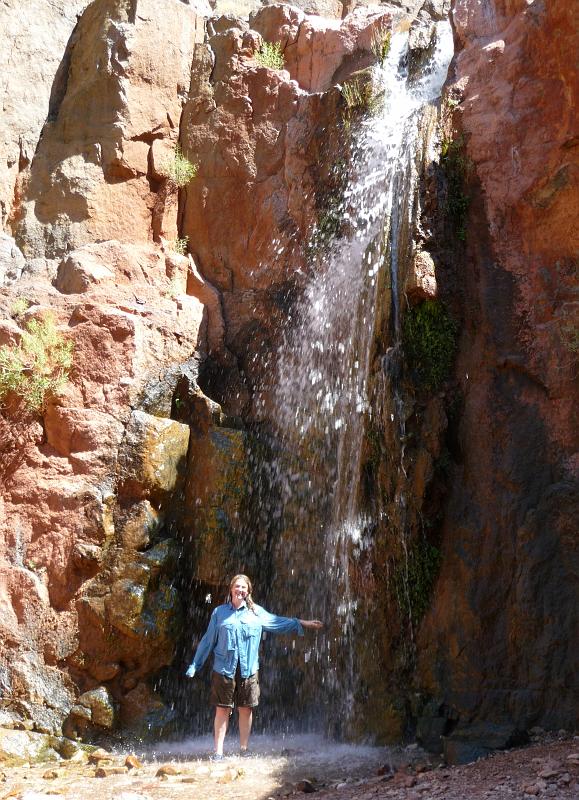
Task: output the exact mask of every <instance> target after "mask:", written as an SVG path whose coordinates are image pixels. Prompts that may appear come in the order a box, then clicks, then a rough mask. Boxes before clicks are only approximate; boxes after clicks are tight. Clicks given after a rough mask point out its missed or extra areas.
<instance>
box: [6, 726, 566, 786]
mask: <svg viewBox="0 0 579 800" xmlns="http://www.w3.org/2000/svg"><path fill="white" fill-rule="evenodd" d="M284 744H285V745H286V746H281V745H284ZM206 745H207V741H206V740H203V741H200V740H195V741H194V742H192V743H191V742H189V743H185V744H184V745H183V746H181V747H173V748H169V747H167V748H165V750H164V751H156V752H155V753H149V754H141V755H140V756H139V757H137V756H135V755H134V754H133V755H127V754H126V753H124V754H120V753H119V754H115V755H113V754H110V753H106V752H105V751H102V750H101V751H96V753H93V754H92V755H90V756H87V755H86V754H82V757H81V758H78V757H77V756H75V757H74V758H73V759H70V760H68V761H61V762H58V763H57V764H48V763H44V764H41V765H23V766H18V767H14V768H6V767H5V768H4V771H0V781H1V782H0V800H8V798H15V800H55V799H58V798H68V799H69V800H88V799H89V798H90V799H91V800H92V798H93V797H94V795H95V792H97V793H98V796H99V798H100V800H113V798H114V800H160V799H161V798H172V799H173V798H174V799H175V800H178V799H179V798H190V797H200V796H203V798H204V800H214V798H215V800H216V799H217V798H219V800H228V799H229V798H231V800H270V798H275V799H276V800H277V798H282V797H289V796H292V795H294V796H295V797H299V796H300V795H301V794H304V793H305V794H309V793H317V794H318V796H319V798H320V800H353V799H354V798H356V800H382V798H384V800H386V798H396V799H397V800H429V799H430V798H444V800H467V798H468V800H487V799H488V800H502V799H503V798H505V799H506V798H509V800H511V799H512V800H530V798H534V797H555V798H561V799H563V798H569V799H570V800H571V798H574V799H575V800H576V798H578V797H579V736H575V737H569V736H567V735H565V736H563V735H561V736H558V737H551V738H549V737H546V738H543V739H542V740H541V741H537V742H535V743H533V744H532V745H530V746H528V747H525V748H520V749H517V750H510V751H506V752H499V753H496V754H495V755H493V756H491V757H488V758H485V759H481V760H480V761H478V762H476V763H473V764H467V765H465V766H459V767H447V766H444V765H441V764H439V763H437V761H436V759H435V758H434V760H433V757H432V756H427V755H426V754H424V753H423V752H421V751H420V750H418V749H416V747H415V746H410V747H409V748H406V749H405V750H402V749H389V750H385V749H383V748H370V747H353V746H348V745H331V746H330V745H327V744H325V743H323V742H322V741H321V740H319V739H315V738H313V737H305V738H304V737H302V738H301V739H298V740H295V741H291V740H286V741H285V742H280V741H273V742H272V740H266V739H259V737H256V752H255V754H254V755H253V757H251V758H245V759H241V758H239V757H238V756H237V755H231V756H229V757H227V758H226V759H225V760H224V762H222V763H219V764H213V763H211V762H209V761H208V760H207V758H206V757H205V755H204V752H203V751H204V750H205V748H206Z"/></svg>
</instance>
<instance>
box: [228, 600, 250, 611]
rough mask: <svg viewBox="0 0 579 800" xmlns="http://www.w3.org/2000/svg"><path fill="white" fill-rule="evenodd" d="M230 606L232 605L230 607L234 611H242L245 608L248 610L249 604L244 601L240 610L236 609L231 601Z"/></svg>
mask: <svg viewBox="0 0 579 800" xmlns="http://www.w3.org/2000/svg"><path fill="white" fill-rule="evenodd" d="M229 605H230V607H231V608H232V609H233V610H234V611H242V610H243V609H244V608H247V603H246V602H245V600H244V601H243V603H242V604H241V605H240V606H239V608H235V606H234V605H233V603H232V602H231V600H230V601H229Z"/></svg>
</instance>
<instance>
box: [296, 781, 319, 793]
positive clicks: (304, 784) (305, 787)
mask: <svg viewBox="0 0 579 800" xmlns="http://www.w3.org/2000/svg"><path fill="white" fill-rule="evenodd" d="M296 790H297V791H298V792H304V794H313V792H317V791H318V789H317V787H316V786H315V785H314V783H312V781H310V780H308V779H307V778H304V779H303V780H301V781H298V782H297V783H296Z"/></svg>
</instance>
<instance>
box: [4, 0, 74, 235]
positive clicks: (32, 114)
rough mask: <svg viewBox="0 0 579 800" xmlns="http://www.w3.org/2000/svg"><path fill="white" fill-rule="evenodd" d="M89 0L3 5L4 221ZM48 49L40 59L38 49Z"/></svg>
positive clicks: (29, 0) (15, 1) (9, 0)
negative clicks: (72, 38) (79, 20)
mask: <svg viewBox="0 0 579 800" xmlns="http://www.w3.org/2000/svg"><path fill="white" fill-rule="evenodd" d="M87 5H88V3H87V0H76V2H68V0H57V2H55V3H44V2H42V0H27V2H26V3H21V2H18V0H7V2H5V3H2V8H0V30H2V31H3V33H4V35H5V36H6V41H10V43H11V47H10V48H9V49H8V48H6V50H4V52H3V54H2V56H0V58H2V75H3V78H2V95H3V97H4V100H3V106H2V119H1V120H0V187H1V188H0V210H1V215H0V222H1V227H2V229H4V225H5V222H6V220H7V218H8V217H9V216H10V214H11V211H12V204H13V201H14V188H15V184H16V180H17V177H18V174H19V173H20V172H21V171H22V170H24V169H25V168H26V167H27V166H28V165H30V163H31V161H32V158H33V156H34V151H35V150H36V145H37V143H38V138H39V136H40V131H41V130H42V126H43V125H44V122H45V120H46V117H47V116H48V114H49V110H50V108H51V106H52V105H53V103H54V99H53V85H54V82H55V79H56V75H57V73H58V72H59V71H60V72H62V70H63V67H62V66H61V61H62V56H63V54H64V52H65V50H66V47H67V42H68V40H69V38H70V36H71V34H72V32H73V30H74V28H75V25H76V22H77V16H78V15H79V14H80V13H81V12H82V11H83V10H84V9H85V8H86V6H87ZM39 52H42V53H44V58H41V59H39V58H38V53H39Z"/></svg>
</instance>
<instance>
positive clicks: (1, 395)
mask: <svg viewBox="0 0 579 800" xmlns="http://www.w3.org/2000/svg"><path fill="white" fill-rule="evenodd" d="M72 349H73V344H72V342H71V341H67V340H66V339H64V337H63V336H62V335H61V334H60V333H59V332H58V330H57V328H56V322H55V319H54V317H53V316H51V315H50V316H47V317H45V318H44V319H42V320H38V319H32V320H30V321H29V322H27V323H26V327H25V329H24V330H23V331H22V335H21V339H20V343H19V344H18V345H16V346H8V345H2V347H0V401H1V400H4V399H5V397H6V395H8V394H9V393H14V394H16V395H17V396H18V397H19V398H20V399H21V400H22V402H23V403H24V406H25V408H26V409H27V410H29V411H34V412H41V411H42V410H43V408H44V405H45V403H46V400H47V398H48V397H49V396H50V395H55V394H58V393H59V392H61V391H62V389H63V388H64V387H65V385H66V384H67V382H68V376H69V372H70V368H71V366H72Z"/></svg>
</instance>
